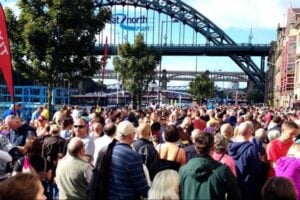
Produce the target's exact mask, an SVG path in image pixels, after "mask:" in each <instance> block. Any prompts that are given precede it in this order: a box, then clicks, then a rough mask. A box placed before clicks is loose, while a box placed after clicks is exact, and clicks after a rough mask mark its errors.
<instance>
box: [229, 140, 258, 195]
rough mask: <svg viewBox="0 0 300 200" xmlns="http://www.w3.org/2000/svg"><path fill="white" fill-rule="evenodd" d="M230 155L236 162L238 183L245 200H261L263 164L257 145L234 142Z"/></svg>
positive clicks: (246, 142) (231, 145)
mask: <svg viewBox="0 0 300 200" xmlns="http://www.w3.org/2000/svg"><path fill="white" fill-rule="evenodd" d="M228 155H230V156H232V158H233V159H234V160H235V167H236V172H237V181H238V185H239V186H240V189H241V193H242V197H243V199H259V196H260V188H261V182H262V181H261V177H262V164H261V161H260V159H259V156H258V151H257V149H256V147H255V145H254V144H253V143H251V142H249V141H245V142H233V143H231V144H230V146H229V149H228Z"/></svg>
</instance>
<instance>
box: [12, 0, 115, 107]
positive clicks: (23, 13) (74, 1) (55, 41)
mask: <svg viewBox="0 0 300 200" xmlns="http://www.w3.org/2000/svg"><path fill="white" fill-rule="evenodd" d="M18 6H19V8H20V15H19V17H16V16H14V14H13V12H12V11H11V10H8V9H6V13H7V21H8V29H9V36H10V40H11V47H12V48H11V49H12V55H13V61H14V64H13V66H14V68H15V69H16V70H17V71H19V72H20V73H21V74H22V75H23V76H25V77H26V78H30V79H32V80H35V81H36V82H37V83H38V84H42V85H47V86H48V106H49V107H50V106H51V98H52V90H53V88H54V87H55V86H57V84H58V83H59V82H61V80H62V79H68V80H69V81H70V82H71V83H72V85H74V84H77V83H78V82H79V81H82V80H85V79H86V78H88V77H91V75H92V74H94V73H95V72H96V70H99V68H100V61H99V60H98V59H97V57H96V56H94V55H93V54H92V50H93V49H94V47H95V43H96V38H95V35H96V34H97V33H99V32H100V31H101V30H102V29H103V28H104V25H105V23H106V22H108V20H109V19H110V18H111V11H110V10H109V9H107V8H101V9H95V7H94V4H93V1H91V0H47V1H32V0H22V1H19V3H18Z"/></svg>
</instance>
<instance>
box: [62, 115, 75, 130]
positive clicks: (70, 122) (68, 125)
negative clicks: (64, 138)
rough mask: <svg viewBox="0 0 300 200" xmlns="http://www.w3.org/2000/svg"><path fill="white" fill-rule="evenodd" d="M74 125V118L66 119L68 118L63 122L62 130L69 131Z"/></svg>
mask: <svg viewBox="0 0 300 200" xmlns="http://www.w3.org/2000/svg"><path fill="white" fill-rule="evenodd" d="M73 124H74V120H73V118H72V117H66V118H65V119H64V120H63V122H62V127H61V128H62V129H63V130H66V129H68V128H72V126H73Z"/></svg>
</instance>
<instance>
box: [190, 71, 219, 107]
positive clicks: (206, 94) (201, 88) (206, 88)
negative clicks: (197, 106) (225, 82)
mask: <svg viewBox="0 0 300 200" xmlns="http://www.w3.org/2000/svg"><path fill="white" fill-rule="evenodd" d="M208 74H209V72H208V71H206V72H205V73H201V74H199V75H197V76H196V78H195V79H194V80H192V81H191V82H190V84H189V92H190V93H191V94H192V95H194V97H195V98H196V99H197V100H199V101H200V103H201V101H202V100H203V99H204V98H211V97H214V96H215V94H216V88H215V86H214V82H213V81H211V80H210V79H209V77H208Z"/></svg>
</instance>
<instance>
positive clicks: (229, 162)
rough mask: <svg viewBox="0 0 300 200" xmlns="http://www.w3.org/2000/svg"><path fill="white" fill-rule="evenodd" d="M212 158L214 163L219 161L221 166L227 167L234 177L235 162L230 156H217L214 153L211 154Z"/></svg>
mask: <svg viewBox="0 0 300 200" xmlns="http://www.w3.org/2000/svg"><path fill="white" fill-rule="evenodd" d="M222 156H223V157H222ZM212 158H213V159H214V160H216V161H219V162H220V163H222V164H225V165H227V166H228V167H229V169H230V170H231V171H232V173H233V175H234V176H235V177H236V170H235V161H234V160H233V158H232V157H231V156H229V155H227V154H224V155H223V154H218V153H216V152H213V155H212ZM220 159H221V160H220Z"/></svg>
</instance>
